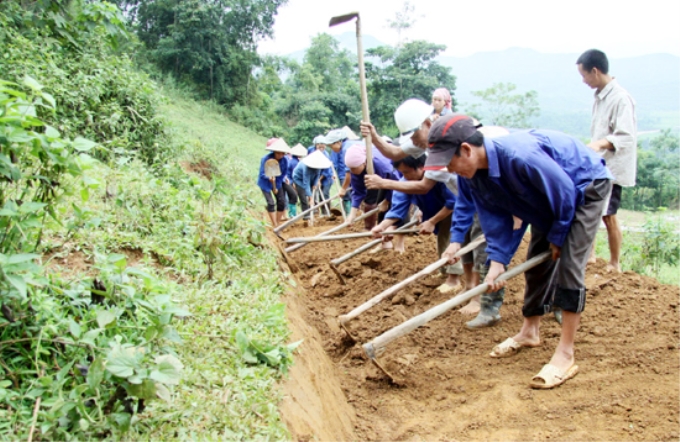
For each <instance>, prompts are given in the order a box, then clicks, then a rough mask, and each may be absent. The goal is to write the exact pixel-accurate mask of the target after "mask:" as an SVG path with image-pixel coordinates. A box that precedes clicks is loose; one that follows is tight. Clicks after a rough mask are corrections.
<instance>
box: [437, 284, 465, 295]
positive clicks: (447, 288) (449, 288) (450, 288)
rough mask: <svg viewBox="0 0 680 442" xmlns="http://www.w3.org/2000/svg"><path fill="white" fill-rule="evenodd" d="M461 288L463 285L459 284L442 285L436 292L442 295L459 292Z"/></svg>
mask: <svg viewBox="0 0 680 442" xmlns="http://www.w3.org/2000/svg"><path fill="white" fill-rule="evenodd" d="M461 287H463V284H461V283H460V282H459V283H458V284H456V285H449V284H447V283H444V284H442V285H440V286H439V287H437V291H438V292H439V293H442V294H447V293H454V292H457V291H458V290H460V289H461Z"/></svg>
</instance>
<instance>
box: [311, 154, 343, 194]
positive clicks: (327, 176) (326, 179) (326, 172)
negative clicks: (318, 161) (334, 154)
mask: <svg viewBox="0 0 680 442" xmlns="http://www.w3.org/2000/svg"><path fill="white" fill-rule="evenodd" d="M315 150H317V149H316V146H311V147H308V148H307V153H310V154H311V153H313V152H314V151H315ZM322 152H323V154H324V155H326V158H328V159H329V160H330V159H331V157H330V155H328V152H327V151H326V149H324V150H322ZM331 161H332V160H331ZM321 176H322V177H323V181H322V183H323V185H324V186H327V185H328V184H329V183H331V182H332V181H333V166H331V167H329V168H328V169H323V170H321ZM343 178H344V176H343Z"/></svg>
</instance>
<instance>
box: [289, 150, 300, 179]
mask: <svg viewBox="0 0 680 442" xmlns="http://www.w3.org/2000/svg"><path fill="white" fill-rule="evenodd" d="M299 162H300V158H298V157H294V156H291V157H290V158H288V168H287V169H286V178H288V181H289V182H291V183H292V182H293V171H294V170H295V168H296V167H297V165H298V163H299Z"/></svg>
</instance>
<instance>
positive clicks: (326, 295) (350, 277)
mask: <svg viewBox="0 0 680 442" xmlns="http://www.w3.org/2000/svg"><path fill="white" fill-rule="evenodd" d="M336 223H337V222H335V223H331V222H328V221H325V220H324V221H322V223H321V224H317V225H316V226H315V227H309V228H304V227H302V226H301V225H300V224H298V225H296V226H294V227H292V228H290V229H288V230H286V231H285V232H284V233H285V235H284V236H286V237H293V236H311V235H313V234H316V233H320V232H322V231H324V230H327V229H329V228H330V227H332V226H333V225H335V224H336ZM354 230H355V231H359V230H358V228H354ZM624 240H625V239H624ZM366 241H367V240H365V239H363V240H361V239H357V240H346V241H342V242H326V243H312V244H310V245H308V246H307V247H304V248H302V249H300V250H298V251H294V252H292V253H290V254H288V260H289V262H290V263H291V267H292V268H293V269H294V270H295V273H294V281H295V284H296V285H297V289H296V290H297V291H296V293H293V294H290V295H289V296H287V300H286V301H287V304H288V312H289V317H291V326H292V328H293V333H294V338H296V339H297V338H304V339H305V343H304V344H303V345H302V346H301V347H300V352H299V354H298V355H297V356H296V362H295V365H294V367H293V369H292V374H291V379H290V380H289V381H288V382H287V383H286V386H285V391H286V400H285V401H284V404H283V406H282V414H283V416H284V420H285V421H286V423H287V424H288V427H289V429H290V430H291V434H292V435H293V437H294V438H295V439H297V440H357V439H358V440H544V439H558V440H567V439H568V440H678V438H679V437H680V431H679V430H680V423H679V411H680V407H679V402H680V384H679V374H680V359H679V357H678V356H679V352H678V350H679V345H678V342H679V341H678V333H679V325H680V321H679V317H678V303H679V296H678V295H679V294H680V289H679V288H678V287H677V286H669V285H663V284H660V283H659V282H657V281H656V280H654V279H652V278H648V277H646V276H642V275H637V274H635V273H632V272H625V273H623V274H612V273H607V272H606V271H605V263H604V261H602V260H598V263H597V264H594V265H590V266H589V267H588V270H587V287H588V299H587V305H586V310H585V312H584V314H583V316H582V322H581V326H580V329H579V332H578V334H577V350H576V351H577V352H576V360H577V364H578V365H579V367H580V373H579V374H578V375H577V376H576V377H575V378H574V379H572V380H570V381H569V382H567V383H566V384H565V385H563V386H562V387H560V388H557V389H554V390H547V391H539V390H532V389H530V388H529V387H528V383H529V381H530V379H531V377H532V376H533V375H534V374H536V373H537V372H538V371H539V370H540V368H541V367H542V365H543V364H545V363H547V362H548V360H549V359H550V356H551V354H552V352H553V350H554V348H555V346H556V345H557V342H558V340H559V333H560V329H559V325H558V324H557V323H556V322H555V321H554V319H553V318H552V316H546V317H545V318H544V319H543V320H542V323H541V336H542V341H543V343H542V345H541V347H539V348H535V349H527V350H524V351H522V352H520V353H519V354H518V355H516V356H515V357H512V358H508V359H492V358H490V357H489V356H488V353H489V351H490V350H491V348H493V346H494V345H495V344H496V343H498V342H501V341H503V340H504V339H505V338H506V337H508V336H512V335H514V334H515V333H516V331H518V330H519V328H520V326H521V323H522V315H521V305H522V295H523V290H524V279H523V277H521V276H520V277H517V278H515V279H513V280H512V281H511V282H510V283H509V285H508V288H507V290H506V298H505V305H504V307H503V309H502V310H501V314H502V316H503V319H502V321H501V322H500V323H499V324H498V325H497V326H495V327H493V328H488V329H482V330H478V331H470V330H467V329H466V328H465V327H464V323H465V321H467V320H469V318H468V317H463V316H462V315H461V314H460V313H459V312H457V310H453V311H450V312H448V313H446V314H444V315H442V316H441V317H439V318H437V319H436V320H434V321H432V322H430V323H429V324H427V325H426V326H424V327H421V328H419V329H417V330H415V331H414V332H412V333H411V334H409V335H407V336H405V337H402V338H400V339H398V340H397V341H395V342H393V343H391V344H390V345H389V346H388V347H387V351H386V352H385V354H383V355H382V356H381V357H380V359H381V361H382V363H383V364H385V365H386V366H387V367H388V369H389V370H390V371H392V372H393V373H396V374H398V375H399V376H400V377H401V378H402V379H403V380H404V381H405V382H404V385H403V386H394V385H392V384H390V383H389V382H388V380H387V379H386V378H385V376H384V375H383V374H382V373H381V372H379V371H378V370H377V369H376V368H375V367H374V366H373V365H372V364H370V363H369V362H368V360H367V358H366V357H365V356H364V353H363V350H362V349H361V347H360V344H361V343H364V342H367V341H369V340H370V339H372V338H374V337H376V336H378V335H379V334H381V333H383V332H384V331H386V330H388V329H390V328H391V327H394V326H396V325H398V324H400V323H401V322H403V321H405V320H406V319H408V318H411V317H413V316H415V315H417V314H419V313H422V312H423V311H425V310H427V309H429V308H431V307H433V306H435V305H437V304H439V303H441V302H443V301H445V300H446V299H448V298H449V297H450V296H448V295H441V294H439V293H438V292H437V291H436V290H434V289H435V287H437V286H438V285H439V284H440V283H441V282H442V277H441V276H439V275H438V274H435V275H430V276H428V277H427V278H424V279H422V280H420V281H419V282H417V283H414V284H412V285H411V286H409V287H407V288H405V289H404V290H402V291H401V292H399V293H398V294H397V295H396V297H395V298H394V299H393V300H391V301H390V300H386V301H383V302H382V303H381V304H379V305H378V306H376V307H374V308H373V309H371V310H369V311H367V312H365V313H364V314H363V315H361V316H359V317H358V318H356V319H354V320H353V321H352V322H351V323H350V328H351V330H352V332H353V334H355V335H356V336H358V337H359V338H360V339H359V341H360V343H359V344H356V345H351V344H348V343H347V340H346V339H344V332H343V331H341V330H340V329H339V327H338V325H337V316H338V315H340V314H343V313H346V312H348V311H350V310H351V309H353V308H354V307H356V306H358V305H359V304H361V303H363V302H364V301H366V300H368V299H369V298H371V297H373V296H374V295H376V294H377V293H379V292H380V291H382V290H384V289H386V288H388V287H390V286H391V285H393V284H395V283H397V282H399V281H401V280H403V279H404V278H406V277H408V276H410V275H412V274H413V273H415V272H417V271H418V270H420V269H422V268H423V267H425V266H426V265H428V264H429V263H431V262H433V261H435V260H436V259H437V255H436V240H435V238H434V237H433V236H429V237H410V238H408V239H407V242H406V244H407V251H406V253H405V254H403V255H398V254H395V253H393V252H383V253H379V254H375V255H370V254H367V253H365V254H363V255H360V256H358V257H355V258H353V259H351V260H349V261H348V262H346V263H344V264H341V265H340V266H339V268H340V271H341V273H343V275H344V277H345V278H346V279H347V285H346V286H343V285H341V284H340V283H339V281H338V278H337V276H336V275H335V274H334V273H333V272H332V271H331V270H330V268H329V267H328V262H329V260H330V259H332V258H336V257H338V256H341V255H343V254H344V253H347V252H349V251H351V250H353V249H355V248H356V247H358V246H359V245H361V244H363V243H365V242H366ZM525 241H526V240H525ZM525 255H526V242H525V243H524V244H523V245H522V247H521V248H520V251H519V252H518V253H517V255H516V257H515V259H514V260H513V264H512V265H514V264H516V263H518V262H522V261H524V258H525ZM322 350H323V351H322Z"/></svg>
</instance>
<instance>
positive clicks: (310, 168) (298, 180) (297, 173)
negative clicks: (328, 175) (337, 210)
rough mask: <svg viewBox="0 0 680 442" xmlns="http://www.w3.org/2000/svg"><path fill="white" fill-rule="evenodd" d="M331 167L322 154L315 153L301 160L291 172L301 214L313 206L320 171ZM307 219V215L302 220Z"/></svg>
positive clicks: (308, 215)
mask: <svg viewBox="0 0 680 442" xmlns="http://www.w3.org/2000/svg"><path fill="white" fill-rule="evenodd" d="M331 165H332V163H331V161H330V160H329V159H328V158H326V156H325V155H324V154H323V153H322V152H320V151H316V152H312V153H311V154H309V155H308V156H306V157H305V158H303V159H301V160H300V163H298V165H297V167H296V168H295V170H294V171H293V183H295V190H296V191H297V193H298V196H299V197H300V205H301V206H302V211H303V212H304V211H305V210H307V209H309V207H310V205H313V204H314V201H313V200H312V194H313V189H314V188H316V187H318V186H319V179H320V178H321V171H322V170H323V169H327V168H329V167H331ZM309 217H310V214H309V213H308V214H306V215H305V216H304V217H303V219H305V220H308V219H309Z"/></svg>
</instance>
